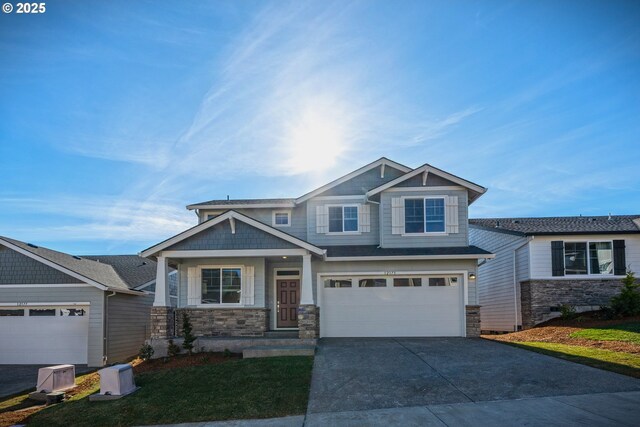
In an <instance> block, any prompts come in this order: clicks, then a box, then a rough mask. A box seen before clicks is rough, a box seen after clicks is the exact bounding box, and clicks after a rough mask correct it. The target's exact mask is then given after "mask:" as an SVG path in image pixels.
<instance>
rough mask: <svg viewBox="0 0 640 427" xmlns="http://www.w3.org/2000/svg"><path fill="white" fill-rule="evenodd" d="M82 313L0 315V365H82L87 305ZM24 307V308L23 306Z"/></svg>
mask: <svg viewBox="0 0 640 427" xmlns="http://www.w3.org/2000/svg"><path fill="white" fill-rule="evenodd" d="M86 309H87V311H86V313H85V315H84V316H60V315H59V309H57V312H56V316H42V317H41V316H29V315H28V311H27V312H26V314H27V315H26V316H6V317H4V316H0V342H1V343H2V348H1V349H0V364H59V363H72V364H85V363H87V352H88V329H89V312H88V307H86ZM27 310H28V309H27Z"/></svg>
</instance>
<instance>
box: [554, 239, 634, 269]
mask: <svg viewBox="0 0 640 427" xmlns="http://www.w3.org/2000/svg"><path fill="white" fill-rule="evenodd" d="M565 243H586V245H587V274H567V264H566V262H565V259H566V258H565V256H566V253H565V247H564V246H565ZM590 243H610V244H611V263H612V264H613V263H614V262H615V261H614V259H613V257H614V254H613V240H580V239H576V240H563V241H562V262H563V264H564V277H567V278H572V279H574V278H575V279H584V278H590V277H598V278H599V277H615V269H614V268H613V265H612V268H611V273H591V255H590V254H589V244H590ZM556 277H558V276H556ZM620 277H623V276H620Z"/></svg>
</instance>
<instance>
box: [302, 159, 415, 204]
mask: <svg viewBox="0 0 640 427" xmlns="http://www.w3.org/2000/svg"><path fill="white" fill-rule="evenodd" d="M383 164H384V165H386V166H391V167H392V168H394V169H398V170H400V171H402V172H404V173H407V172H409V171H410V170H411V168H408V167H406V166H403V165H401V164H399V163H396V162H394V161H393V160H389V159H385V158H382V159H379V160H376V161H375V162H373V163H369V164H368V165H365V166H363V167H361V168H360V169H356V170H355V171H353V172H351V173H348V174H346V175H345V176H343V177H341V178H338V179H336V180H334V181H331V182H330V183H328V184H325V185H323V186H322V187H320V188H317V189H315V190H313V191H311V192H310V193H307V194H305V195H304V196H301V197H298V198H297V199H296V204H300V203H303V202H306V201H307V200H309V199H311V198H313V197H314V196H316V195H317V194H321V193H324V192H325V191H327V190H329V189H331V188H333V187H335V186H336V185H339V184H342V183H343V182H346V181H348V180H350V179H351V178H354V177H356V176H358V175H360V174H362V173H364V172H367V171H370V170H371V169H373V168H376V167H378V166H381V165H383Z"/></svg>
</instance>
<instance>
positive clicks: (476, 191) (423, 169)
mask: <svg viewBox="0 0 640 427" xmlns="http://www.w3.org/2000/svg"><path fill="white" fill-rule="evenodd" d="M420 174H425V177H426V175H428V174H434V175H438V176H440V177H442V178H445V179H447V180H449V181H451V182H454V183H456V184H458V185H461V186H463V187H465V188H467V189H469V190H471V193H470V194H469V204H471V203H473V202H474V201H475V200H476V199H477V198H478V197H480V196H481V195H483V194H484V193H486V191H487V189H486V188H485V187H483V186H481V185H478V184H476V183H473V182H471V181H468V180H466V179H464V178H460V177H459V176H456V175H453V174H450V173H449V172H445V171H443V170H442V169H438V168H436V167H435V166H431V165H430V164H428V163H425V164H424V165H422V166H420V167H419V168H416V169H414V170H412V171H411V172H408V173H406V174H404V175H402V176H400V177H398V178H396V179H394V180H392V181H389V182H387V183H386V184H382V185H381V186H379V187H376V188H373V189H371V190H369V191H367V197H371V196H373V195H375V194H378V193H381V192H383V191H384V190H387V189H389V188H391V187H394V186H396V185H398V184H399V183H401V182H403V181H406V180H408V179H410V178H413V177H414V176H417V175H420ZM424 182H426V179H424Z"/></svg>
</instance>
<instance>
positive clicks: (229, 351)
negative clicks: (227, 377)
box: [223, 348, 233, 359]
mask: <svg viewBox="0 0 640 427" xmlns="http://www.w3.org/2000/svg"><path fill="white" fill-rule="evenodd" d="M223 354H224V357H226V358H227V359H228V358H230V357H231V356H232V355H233V353H231V350H229V349H228V348H225V349H224V352H223Z"/></svg>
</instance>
